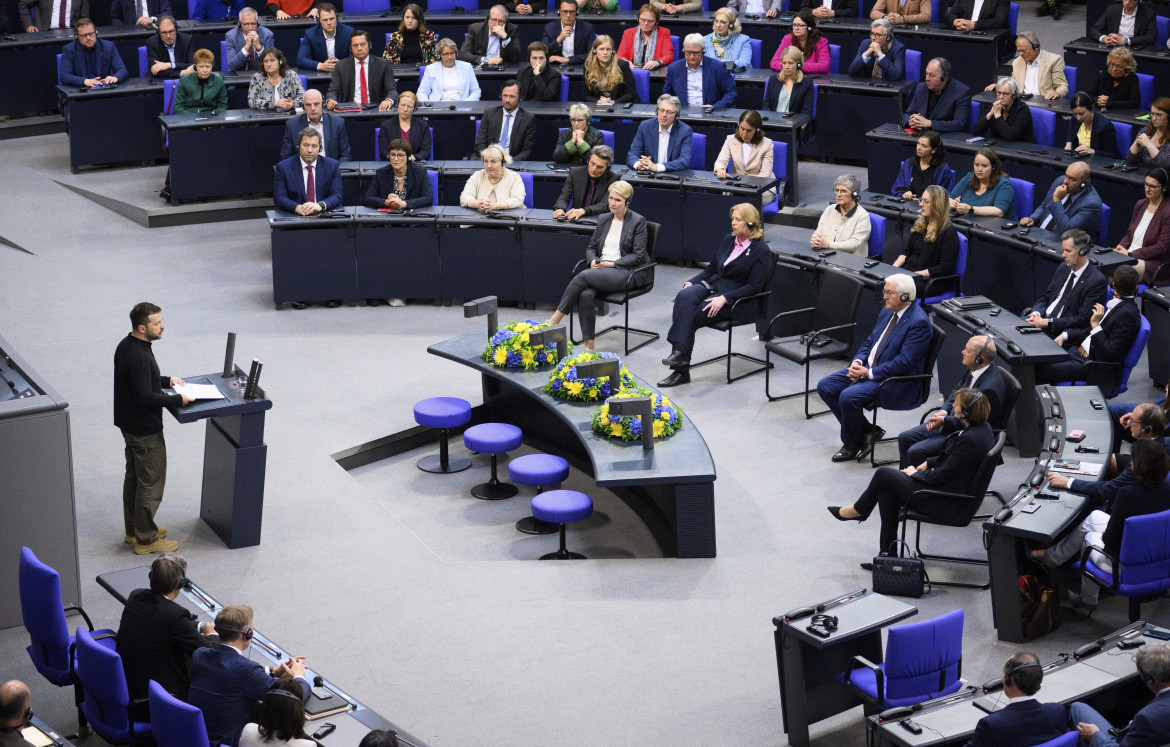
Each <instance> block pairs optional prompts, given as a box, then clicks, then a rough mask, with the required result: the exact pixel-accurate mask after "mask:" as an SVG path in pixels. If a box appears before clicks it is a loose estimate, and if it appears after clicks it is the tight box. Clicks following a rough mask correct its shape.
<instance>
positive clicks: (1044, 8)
mask: <svg viewBox="0 0 1170 747" xmlns="http://www.w3.org/2000/svg"><path fill="white" fill-rule="evenodd" d="M1051 12H1052V8H1049V7H1048V3H1040V7H1039V8H1037V9H1036V15H1038V16H1046V15H1048V14H1049V13H1051Z"/></svg>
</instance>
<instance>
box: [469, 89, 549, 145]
mask: <svg viewBox="0 0 1170 747" xmlns="http://www.w3.org/2000/svg"><path fill="white" fill-rule="evenodd" d="M492 144H499V145H500V146H501V147H502V148H504V149H505V150H507V151H508V155H509V156H511V157H512V160H513V161H527V160H528V159H530V158H532V151H533V150H534V149H535V148H536V117H535V116H534V115H532V114H530V113H528V112H526V111H524V110H523V109H521V108H520V82H519V81H518V80H515V79H514V78H509V79H508V80H506V81H504V88H503V90H501V91H500V106H498V107H496V108H494V109H489V110H488V111H486V112H484V113H483V122H481V123H480V125H479V132H477V133H476V135H475V154H476V155H477V156H478V155H480V154H481V153H483V149H484V148H486V147H488V146H489V145H492Z"/></svg>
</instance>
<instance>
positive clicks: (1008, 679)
mask: <svg viewBox="0 0 1170 747" xmlns="http://www.w3.org/2000/svg"><path fill="white" fill-rule="evenodd" d="M1029 667H1040V662H1038V661H1027V662H1024V663H1023V664H1017V665H1015V666H1014V667H1012V668H1011V669H1009V670H1007V671H1006V672H1004V673H1003V684H1004V686H1005V687H1006V686H1008V685H1012V686H1014V685H1015V684H1016V681H1015V679H1014V678H1013V677H1012V675H1013V674H1015V673H1016V672H1018V671H1020V670H1021V669H1028V668H1029Z"/></svg>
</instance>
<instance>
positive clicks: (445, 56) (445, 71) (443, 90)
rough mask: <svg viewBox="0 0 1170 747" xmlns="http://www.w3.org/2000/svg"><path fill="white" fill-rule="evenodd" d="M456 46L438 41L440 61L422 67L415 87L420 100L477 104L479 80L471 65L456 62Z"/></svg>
mask: <svg viewBox="0 0 1170 747" xmlns="http://www.w3.org/2000/svg"><path fill="white" fill-rule="evenodd" d="M458 54H459V46H458V45H457V44H455V42H454V41H452V40H450V39H440V40H439V61H438V62H432V63H431V64H429V65H427V66H426V67H425V68H423V77H422V80H421V81H419V84H418V99H419V101H479V95H480V91H479V81H477V80H476V79H475V70H474V69H473V68H472V67H471V63H468V62H464V61H462V60H457V59H455V57H456V55H458Z"/></svg>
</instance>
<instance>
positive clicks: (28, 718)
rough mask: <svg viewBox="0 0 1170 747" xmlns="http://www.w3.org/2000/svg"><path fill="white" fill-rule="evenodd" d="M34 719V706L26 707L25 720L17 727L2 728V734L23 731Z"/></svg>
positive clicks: (0, 732)
mask: <svg viewBox="0 0 1170 747" xmlns="http://www.w3.org/2000/svg"><path fill="white" fill-rule="evenodd" d="M32 717H33V709H32V706H31V705H26V706H25V707H24V720H23V721H21V722H20V723H19V724H17V725H16V726H0V734H11V733H13V732H16V731H20V730H21V729H23V728H24V727H25V726H27V725H28V722H29V721H32Z"/></svg>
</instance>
